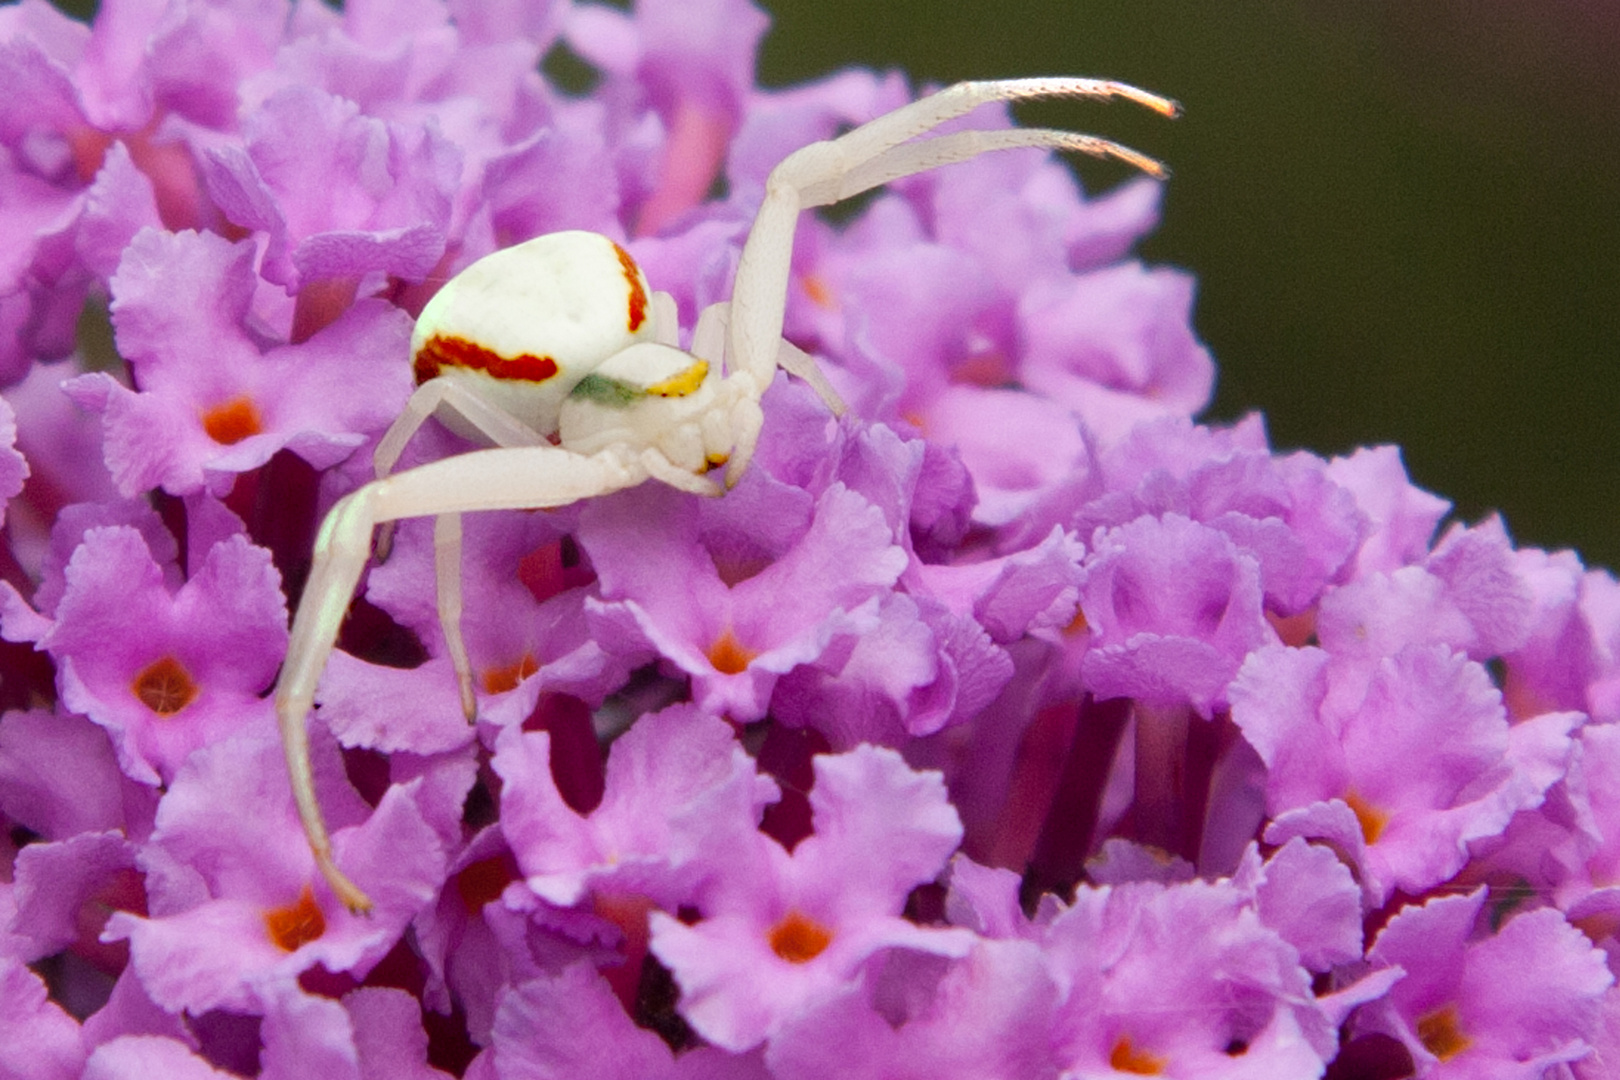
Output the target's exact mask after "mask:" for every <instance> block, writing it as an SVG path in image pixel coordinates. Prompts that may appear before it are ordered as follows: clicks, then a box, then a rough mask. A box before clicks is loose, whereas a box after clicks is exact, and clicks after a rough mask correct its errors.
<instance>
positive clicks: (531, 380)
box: [411, 230, 653, 434]
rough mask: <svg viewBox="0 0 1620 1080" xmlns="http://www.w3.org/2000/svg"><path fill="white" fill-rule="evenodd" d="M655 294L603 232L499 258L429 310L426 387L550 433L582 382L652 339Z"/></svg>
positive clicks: (421, 350)
mask: <svg viewBox="0 0 1620 1080" xmlns="http://www.w3.org/2000/svg"><path fill="white" fill-rule="evenodd" d="M650 295H651V292H650V290H649V289H648V286H647V280H646V277H645V276H644V275H643V274H642V272H641V268H640V267H638V266H637V265H636V263H635V260H634V259H632V258H631V257H630V254H629V252H627V251H625V250H624V248H622V247H620V246H619V245H618V244H616V243H614V242H613V240H611V239H609V238H608V237H606V236H603V235H601V234H600V233H592V232H583V231H577V230H576V231H570V232H558V233H548V234H546V235H544V236H538V237H535V238H534V239H533V240H528V241H526V242H524V243H522V244H519V245H517V246H516V247H510V248H505V249H503V250H501V251H496V252H494V253H493V254H490V255H486V256H484V257H483V258H482V259H479V260H478V261H477V262H475V263H473V264H472V265H471V266H468V267H467V268H466V269H465V270H463V271H461V273H459V274H457V275H456V276H455V277H454V278H452V279H451V280H450V281H449V282H448V283H447V284H446V285H445V287H444V288H442V289H440V290H439V292H438V293H437V294H436V295H435V296H434V297H433V299H432V300H430V301H428V303H427V306H426V307H424V308H423V309H422V314H421V316H420V317H419V318H418V319H417V321H416V330H415V332H414V333H413V334H412V336H411V363H412V367H413V369H414V371H415V373H416V381H417V382H418V383H423V382H426V381H427V380H429V379H432V378H438V377H446V378H451V379H455V380H457V381H459V382H462V383H463V384H465V385H466V386H467V388H468V389H469V390H473V391H475V392H477V393H479V394H480V395H482V396H484V397H486V398H489V399H493V400H494V401H496V402H497V403H499V404H500V406H501V407H502V408H504V409H506V411H508V412H509V413H511V414H513V415H514V416H516V417H518V418H519V419H521V420H523V421H524V422H525V423H527V424H529V426H531V427H533V428H534V429H535V430H536V431H539V432H541V433H543V434H544V433H550V432H551V431H553V430H555V429H556V426H557V410H558V409H559V408H560V407H561V405H562V401H563V399H564V398H565V397H567V396H568V393H569V391H571V390H572V389H573V388H574V387H575V386H576V385H577V384H578V383H579V381H580V380H581V379H583V378H584V377H585V376H587V375H589V374H590V373H591V372H592V371H593V370H595V368H596V367H597V365H599V364H600V363H602V361H603V360H606V359H607V358H608V357H610V356H613V355H614V354H616V353H618V352H621V351H622V350H624V349H625V348H627V347H628V346H630V345H633V344H635V343H636V342H638V341H647V340H651V339H652V335H653V320H652V319H651V318H650V312H649V304H648V298H649V297H650ZM441 419H446V420H447V421H448V422H449V423H450V424H451V426H452V427H456V428H458V429H460V428H461V427H462V426H463V425H461V424H458V423H456V422H455V419H454V418H453V417H441Z"/></svg>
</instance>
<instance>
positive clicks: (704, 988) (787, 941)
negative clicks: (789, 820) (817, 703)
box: [652, 747, 971, 1051]
mask: <svg viewBox="0 0 1620 1080" xmlns="http://www.w3.org/2000/svg"><path fill="white" fill-rule="evenodd" d="M810 804H811V807H812V811H813V814H814V829H815V832H814V835H812V836H810V837H808V838H806V839H805V840H802V841H800V843H799V845H798V846H797V847H796V848H795V849H794V850H793V851H792V853H789V852H787V851H785V850H783V848H782V847H781V846H780V845H778V844H777V843H776V841H774V840H771V839H770V838H768V837H766V836H764V835H762V834H760V833H757V832H752V831H749V832H745V833H740V834H735V835H733V837H731V842H730V843H728V844H726V845H725V846H724V847H723V848H720V849H718V850H716V851H714V852H713V853H712V854H711V858H712V859H713V862H712V863H711V868H710V874H711V877H710V879H709V880H708V882H707V883H706V884H705V886H704V888H703V890H702V892H701V894H700V896H699V898H698V901H697V904H696V906H697V908H698V910H699V913H700V914H701V916H702V919H701V921H700V922H698V923H697V924H696V925H694V926H687V925H685V924H684V923H682V922H680V921H679V920H677V919H675V918H673V917H671V916H669V915H666V914H664V913H662V912H655V913H654V914H653V917H652V949H653V952H654V953H655V954H656V955H657V956H658V958H659V960H661V961H662V962H663V963H664V964H666V965H667V966H668V967H669V969H670V970H671V971H672V972H673V973H674V976H675V979H676V981H677V982H678V983H679V984H680V987H681V993H682V1002H683V1005H682V1015H683V1016H685V1018H686V1020H687V1022H688V1023H690V1024H692V1026H693V1027H694V1028H695V1029H696V1030H697V1031H698V1032H699V1034H701V1035H703V1037H704V1038H706V1039H708V1040H709V1041H710V1042H712V1043H714V1044H715V1045H717V1046H721V1047H725V1048H726V1049H729V1050H733V1051H741V1050H746V1049H749V1048H750V1047H753V1046H755V1045H757V1044H758V1043H759V1042H760V1041H761V1040H763V1039H765V1038H767V1037H769V1036H770V1035H771V1034H772V1033H773V1032H775V1031H776V1030H777V1029H778V1028H779V1027H780V1026H781V1025H783V1024H784V1023H786V1022H787V1021H788V1020H789V1019H791V1018H792V1017H793V1016H795V1015H797V1014H798V1013H799V1012H801V1011H802V1010H804V1009H806V1008H809V1007H812V1006H813V1005H815V1004H817V1003H819V1002H821V1001H824V1000H827V999H828V998H830V997H832V996H833V995H835V994H836V993H837V992H838V991H839V990H840V989H841V988H842V987H843V986H844V985H846V983H847V981H848V980H850V979H851V978H852V977H853V976H854V975H855V974H856V972H857V971H858V970H859V969H860V967H861V966H862V965H863V964H864V963H865V962H866V961H867V960H868V959H869V958H871V957H872V956H873V955H874V954H875V953H877V952H879V951H880V950H888V949H907V950H913V951H918V952H923V953H932V954H935V955H939V956H946V957H955V956H962V955H964V954H965V953H966V952H967V950H968V948H969V947H970V943H971V938H970V935H967V934H966V933H964V932H962V931H953V930H937V929H929V928H924V927H919V926H916V925H914V924H912V923H910V922H908V921H907V920H905V919H903V918H900V917H899V913H900V910H901V908H902V906H903V905H904V902H905V897H906V894H907V893H908V892H909V891H910V890H911V889H912V888H914V887H916V886H917V885H920V884H923V883H924V882H927V881H929V880H931V879H932V878H933V876H934V875H935V874H937V873H938V872H939V871H940V870H941V869H943V867H944V865H945V859H946V858H947V857H948V856H949V854H950V852H951V851H952V850H953V849H954V848H955V846H956V844H957V842H958V840H959V839H960V837H961V825H960V823H959V822H958V821H957V818H956V813H955V811H954V810H952V809H951V807H950V805H949V803H948V802H947V801H946V800H945V793H944V789H943V786H942V785H941V784H940V781H939V778H938V776H936V775H929V774H919V773H913V772H911V771H910V770H909V769H907V768H906V766H905V764H904V763H903V762H902V761H901V760H900V758H899V755H897V754H895V753H894V752H893V751H888V750H876V749H872V748H868V747H863V748H861V749H858V750H854V751H852V752H850V753H849V754H843V755H838V756H836V757H822V758H818V759H817V761H816V785H815V787H814V788H813V789H812V790H811V793H810ZM876 851H882V852H883V853H884V855H883V856H882V857H881V858H880V859H875V858H873V854H874V852H876ZM857 868H860V869H859V872H856V871H857Z"/></svg>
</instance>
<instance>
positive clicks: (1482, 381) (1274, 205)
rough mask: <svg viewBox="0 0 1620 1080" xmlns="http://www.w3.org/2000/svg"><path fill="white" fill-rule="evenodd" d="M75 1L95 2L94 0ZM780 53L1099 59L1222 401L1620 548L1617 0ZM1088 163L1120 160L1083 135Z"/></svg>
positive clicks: (1574, 540)
mask: <svg viewBox="0 0 1620 1080" xmlns="http://www.w3.org/2000/svg"><path fill="white" fill-rule="evenodd" d="M64 6H67V7H70V8H72V7H78V8H80V10H83V9H85V8H88V7H89V6H90V5H89V4H86V3H77V4H75V3H67V4H65V5H64ZM763 6H764V7H766V8H767V9H768V10H769V11H770V12H771V13H772V14H773V16H774V18H775V25H774V27H773V29H772V30H771V32H770V34H769V35H768V36H767V37H766V39H765V43H764V47H763V54H762V56H761V61H760V70H761V80H762V81H763V82H764V83H766V84H767V85H782V84H785V83H790V82H797V81H801V80H804V79H808V78H813V77H815V76H819V75H824V74H827V73H829V72H831V71H834V70H837V69H838V68H840V67H844V66H847V65H850V64H862V65H867V66H873V67H879V68H887V67H900V68H903V69H905V70H906V71H908V72H909V73H910V74H911V75H912V77H913V78H914V79H915V80H917V81H919V82H934V83H945V82H951V81H955V80H957V79H963V78H987V77H1006V76H1017V75H1050V74H1074V75H1104V76H1109V77H1114V78H1120V79H1125V80H1128V81H1131V82H1136V83H1139V84H1141V85H1143V86H1146V87H1149V88H1151V89H1154V90H1158V91H1161V92H1163V93H1166V94H1169V95H1171V96H1173V97H1176V98H1178V99H1179V100H1180V101H1181V102H1182V103H1183V105H1185V107H1186V110H1187V111H1186V115H1185V116H1184V117H1183V118H1182V119H1181V120H1179V121H1176V122H1174V123H1170V122H1166V121H1163V120H1160V119H1158V118H1155V117H1153V116H1151V115H1148V114H1144V113H1143V112H1141V111H1140V110H1137V109H1133V108H1129V107H1125V106H1119V105H1115V106H1096V105H1091V106H1083V105H1075V104H1063V105H1055V106H1038V107H1029V108H1027V109H1025V110H1022V111H1021V112H1020V116H1021V117H1022V118H1023V119H1024V120H1025V121H1026V122H1033V123H1045V124H1054V125H1058V126H1064V127H1072V128H1077V129H1080V130H1086V131H1093V132H1096V133H1098V134H1104V135H1108V136H1110V137H1113V138H1117V139H1120V140H1123V141H1125V142H1128V143H1130V144H1132V145H1135V146H1137V147H1139V148H1141V149H1143V150H1146V151H1148V152H1150V153H1153V154H1156V155H1158V156H1159V157H1162V158H1163V159H1165V160H1166V161H1168V162H1169V163H1170V164H1171V166H1172V167H1173V168H1174V170H1175V176H1174V178H1173V179H1172V180H1171V181H1170V185H1169V188H1168V191H1167V197H1166V203H1165V213H1164V223H1163V225H1162V226H1161V227H1160V229H1159V230H1158V232H1157V233H1156V234H1155V235H1154V236H1153V237H1152V238H1151V239H1150V240H1149V241H1148V242H1147V244H1146V246H1145V247H1144V249H1143V255H1144V256H1145V257H1146V258H1148V259H1149V260H1152V261H1157V262H1166V263H1172V264H1175V265H1178V266H1182V267H1185V268H1187V269H1189V270H1191V271H1193V272H1194V273H1195V274H1197V276H1198V279H1199V282H1200V293H1199V299H1198V305H1197V312H1196V316H1195V318H1196V323H1197V327H1198V330H1199V332H1200V333H1201V335H1202V336H1203V337H1204V339H1205V340H1206V341H1207V342H1208V343H1209V345H1210V347H1211V348H1212V350H1213V351H1214V353H1215V356H1216V360H1217V361H1218V363H1219V364H1220V381H1219V388H1218V393H1217V398H1216V402H1215V406H1214V409H1213V412H1212V416H1213V417H1214V418H1224V419H1230V418H1234V417H1237V416H1240V415H1242V414H1243V413H1244V412H1247V411H1249V410H1252V409H1260V410H1263V411H1264V412H1265V414H1266V416H1267V418H1268V422H1269V425H1270V430H1271V433H1272V438H1273V441H1274V443H1275V444H1276V445H1277V446H1279V447H1304V448H1308V449H1312V450H1315V451H1317V452H1320V453H1323V454H1335V453H1342V452H1344V451H1347V450H1349V449H1351V448H1352V447H1355V446H1358V445H1364V444H1374V443H1398V444H1400V445H1401V446H1402V447H1404V449H1405V454H1406V461H1407V467H1408V468H1409V470H1410V471H1411V473H1412V475H1413V477H1414V478H1415V479H1416V481H1417V482H1418V483H1420V484H1422V485H1424V486H1426V487H1428V488H1430V489H1432V490H1434V491H1436V492H1438V493H1440V494H1442V495H1444V496H1446V497H1447V498H1450V499H1452V500H1453V501H1454V502H1455V504H1456V507H1457V512H1458V513H1459V514H1460V515H1461V516H1462V517H1464V518H1467V519H1470V520H1472V519H1476V518H1478V517H1479V516H1480V515H1482V514H1484V513H1486V512H1488V511H1490V510H1492V509H1500V510H1501V511H1502V512H1503V513H1504V514H1505V515H1506V517H1507V521H1508V525H1509V528H1510V529H1511V530H1512V531H1513V534H1514V536H1515V539H1516V540H1518V541H1519V542H1520V543H1522V544H1534V545H1538V546H1543V547H1550V548H1555V547H1575V548H1577V549H1579V550H1580V551H1581V552H1582V553H1583V555H1584V556H1585V557H1586V558H1587V560H1588V561H1589V562H1591V563H1601V564H1604V565H1608V566H1620V528H1617V527H1616V526H1617V514H1616V507H1617V506H1620V422H1617V419H1616V418H1617V416H1620V167H1617V166H1620V4H1617V3H1616V2H1615V0H1538V2H1535V3H1526V2H1524V0H1309V2H1308V0H1299V2H1284V0H1275V2H1264V0H1198V2H1194V0H1004V2H997V3H971V2H956V3H951V2H944V3H941V2H939V0H932V2H930V0H765V2H764V4H763ZM1078 167H1079V171H1080V174H1081V176H1082V178H1083V180H1084V182H1085V184H1086V185H1087V187H1088V189H1090V190H1099V189H1100V188H1102V187H1106V186H1108V185H1110V184H1112V183H1115V182H1117V181H1118V180H1120V179H1122V178H1123V176H1124V173H1123V171H1122V170H1119V169H1116V168H1112V167H1110V166H1108V165H1106V164H1099V163H1095V162H1083V163H1080V164H1079V166H1078Z"/></svg>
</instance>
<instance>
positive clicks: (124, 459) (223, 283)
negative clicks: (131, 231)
mask: <svg viewBox="0 0 1620 1080" xmlns="http://www.w3.org/2000/svg"><path fill="white" fill-rule="evenodd" d="M253 261H254V249H253V245H252V244H250V243H247V242H243V243H239V244H230V243H227V242H226V241H224V240H222V239H220V238H219V237H217V236H215V235H213V234H209V233H176V234H167V233H159V232H150V231H149V232H145V233H142V234H141V235H140V236H138V237H137V238H136V240H135V241H134V242H133V243H132V244H131V245H130V247H129V249H128V250H127V252H126V254H125V256H124V260H123V262H122V263H121V264H120V265H119V271H118V274H117V275H116V276H115V277H114V278H113V282H112V289H113V321H114V326H115V328H116V330H117V332H118V345H119V349H120V351H121V352H123V354H124V355H125V356H126V357H127V358H128V359H129V360H130V363H131V365H132V366H133V368H134V371H135V384H136V387H137V389H136V390H135V391H130V390H127V389H125V388H124V387H122V386H120V385H119V384H118V383H117V382H116V381H115V380H113V379H112V377H111V376H108V375H105V374H101V373H93V374H89V375H83V376H80V377H79V378H77V379H75V380H73V381H72V382H71V383H70V384H69V385H68V386H67V388H66V389H67V390H68V392H69V394H71V395H72V397H73V399H74V400H75V402H77V403H78V404H79V405H80V406H81V407H83V408H86V409H93V410H95V411H97V412H100V413H101V414H102V419H103V423H104V424H105V427H106V440H107V441H106V453H107V467H108V469H109V471H111V472H112V474H113V477H114V478H115V480H116V481H117V483H118V486H119V488H120V490H121V491H123V492H125V493H126V494H130V495H134V494H136V493H138V492H141V491H144V490H146V489H148V488H151V487H156V486H162V487H163V489H164V490H165V491H168V492H170V493H171V494H176V495H185V494H190V493H191V492H194V491H197V490H199V489H206V490H208V491H211V492H213V493H214V494H223V493H224V492H226V491H228V490H230V486H231V483H232V482H233V480H234V478H235V474H237V473H240V472H246V471H248V470H250V469H255V468H258V467H259V466H261V465H263V464H264V463H265V462H266V461H268V460H269V459H270V456H271V455H272V454H274V453H275V452H276V451H277V450H280V449H282V448H283V447H286V448H288V449H291V450H293V451H295V452H296V453H298V454H299V455H300V456H302V457H303V458H304V459H305V460H307V461H309V462H310V463H311V464H312V465H315V466H316V467H317V468H324V467H326V466H330V465H334V464H336V463H337V462H339V461H341V460H342V459H343V458H345V457H347V456H348V455H349V454H350V453H351V452H352V451H353V450H354V448H355V447H356V446H358V445H359V444H360V443H361V442H362V441H364V438H365V436H367V435H370V434H374V433H376V432H378V431H380V430H381V429H382V428H383V427H385V426H386V425H387V424H388V422H389V420H390V419H391V418H392V416H393V415H394V414H395V413H396V412H397V411H398V410H399V408H400V406H401V404H402V403H403V401H404V398H405V395H406V392H407V387H408V385H409V373H408V370H407V368H406V366H405V364H404V363H403V361H402V360H401V357H403V356H404V354H405V351H406V350H405V343H406V341H407V339H408V338H409V334H410V330H409V326H408V320H407V319H406V318H405V316H404V315H403V313H402V312H400V311H399V310H397V309H395V308H393V307H391V306H389V305H387V304H383V303H381V302H379V301H371V300H367V301H360V302H357V303H356V304H355V305H354V307H352V308H350V309H349V311H348V312H347V313H346V314H344V315H343V316H342V317H341V318H339V319H338V320H337V321H336V322H334V323H333V324H332V325H330V326H327V327H326V328H325V329H323V330H322V331H320V332H319V333H317V334H315V335H314V336H313V337H311V338H310V339H309V340H308V341H305V342H303V343H301V344H270V343H269V342H267V341H266V335H265V328H264V326H263V324H262V323H261V322H260V321H259V320H260V319H261V318H263V317H264V316H263V315H261V314H260V313H259V312H257V311H256V310H255V302H256V299H257V297H256V293H260V295H262V292H260V290H258V278H257V276H256V275H255V273H254V271H253ZM267 314H268V313H267ZM281 314H282V315H283V316H284V317H285V315H286V312H285V310H284V305H283V311H282V312H281ZM272 317H273V316H272Z"/></svg>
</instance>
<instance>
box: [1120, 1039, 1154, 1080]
mask: <svg viewBox="0 0 1620 1080" xmlns="http://www.w3.org/2000/svg"><path fill="white" fill-rule="evenodd" d="M1108 1064H1109V1065H1110V1066H1111V1067H1112V1068H1113V1069H1114V1071H1115V1072H1123V1073H1133V1074H1135V1075H1136V1076H1158V1075H1159V1074H1161V1073H1162V1072H1164V1066H1165V1064H1166V1062H1165V1060H1164V1058H1162V1057H1159V1056H1158V1055H1157V1054H1149V1053H1147V1052H1146V1051H1143V1050H1138V1049H1137V1048H1136V1047H1134V1046H1132V1045H1131V1037H1130V1036H1129V1035H1121V1036H1120V1037H1119V1042H1117V1043H1115V1044H1114V1049H1113V1051H1112V1052H1111V1053H1110V1054H1109V1055H1108Z"/></svg>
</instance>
